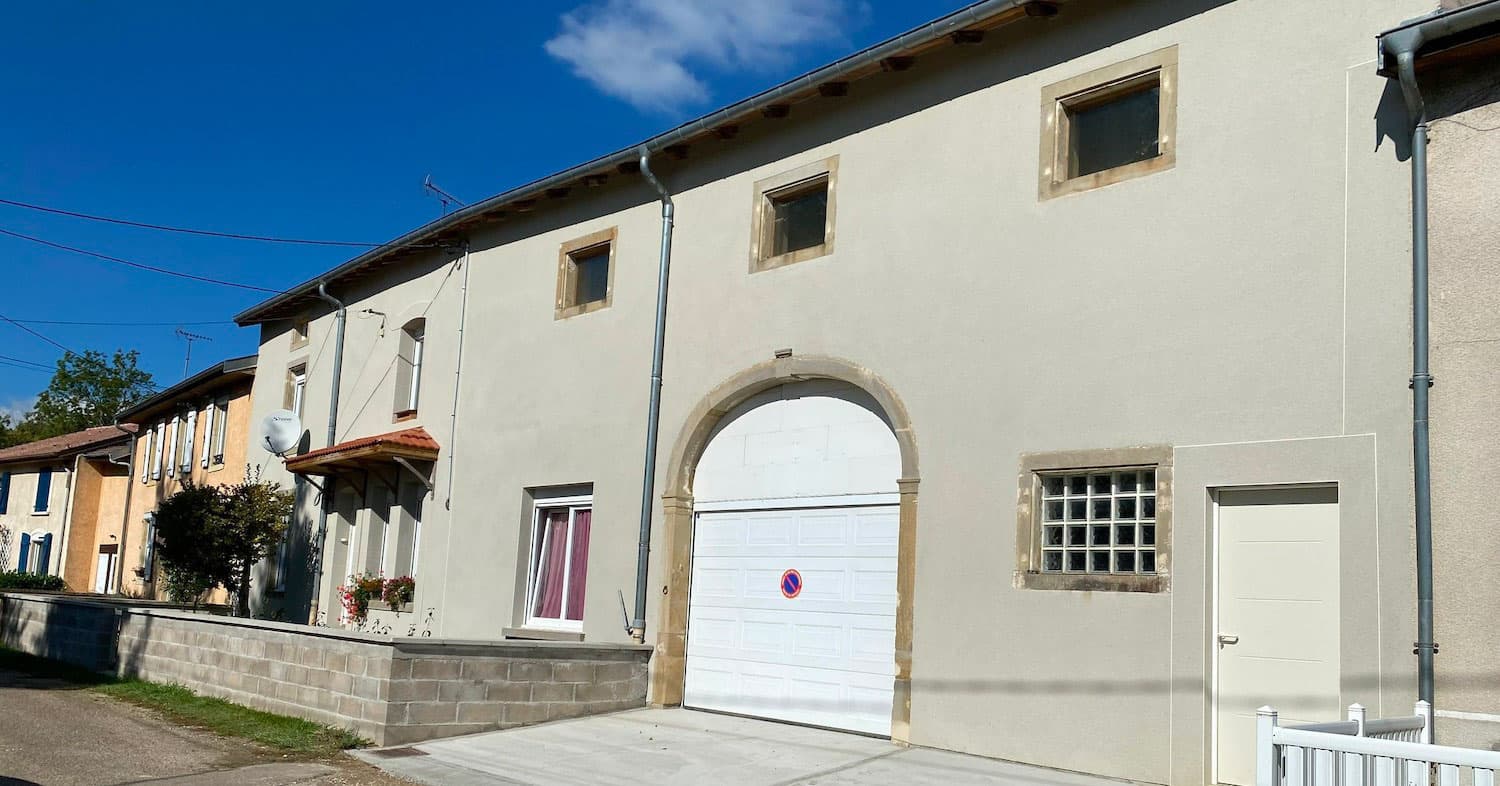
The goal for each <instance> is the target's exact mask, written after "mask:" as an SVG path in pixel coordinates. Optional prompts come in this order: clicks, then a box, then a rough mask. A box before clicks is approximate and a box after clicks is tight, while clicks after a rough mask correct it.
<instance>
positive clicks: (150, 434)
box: [137, 429, 156, 483]
mask: <svg viewBox="0 0 1500 786" xmlns="http://www.w3.org/2000/svg"><path fill="white" fill-rule="evenodd" d="M137 441H139V440H137ZM155 444H156V429H149V430H148V431H147V432H146V435H145V441H144V442H141V447H142V448H143V449H142V450H141V482H142V483H149V482H150V481H151V450H152V446H153V445H155Z"/></svg>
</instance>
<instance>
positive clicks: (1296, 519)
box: [1211, 487, 1343, 786]
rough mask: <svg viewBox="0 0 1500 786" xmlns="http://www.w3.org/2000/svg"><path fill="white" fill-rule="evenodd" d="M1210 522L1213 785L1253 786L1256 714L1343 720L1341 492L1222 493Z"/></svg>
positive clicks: (1288, 721)
mask: <svg viewBox="0 0 1500 786" xmlns="http://www.w3.org/2000/svg"><path fill="white" fill-rule="evenodd" d="M1217 512H1218V543H1219V546H1218V588H1217V589H1218V591H1217V605H1218V609H1217V610H1218V613H1217V617H1218V631H1217V636H1216V637H1215V641H1214V642H1213V643H1212V645H1211V646H1213V648H1214V651H1215V652H1216V653H1217V663H1218V667H1217V671H1218V685H1217V691H1216V701H1217V713H1216V728H1217V737H1218V740H1217V760H1218V769H1217V780H1218V782H1219V783H1224V784H1235V785H1236V786H1252V784H1254V783H1255V711H1256V709H1257V708H1258V707H1260V706H1261V705H1266V704H1269V705H1271V706H1273V707H1275V708H1276V709H1277V710H1278V711H1279V712H1280V714H1281V722H1282V723H1283V724H1284V725H1294V724H1299V723H1318V722H1324V721H1333V720H1342V718H1343V711H1342V709H1341V706H1342V705H1341V702H1340V696H1339V505H1338V491H1337V489H1335V488H1332V487H1317V488H1290V489H1264V490H1234V491H1227V490H1226V491H1220V492H1219V495H1218V506H1217Z"/></svg>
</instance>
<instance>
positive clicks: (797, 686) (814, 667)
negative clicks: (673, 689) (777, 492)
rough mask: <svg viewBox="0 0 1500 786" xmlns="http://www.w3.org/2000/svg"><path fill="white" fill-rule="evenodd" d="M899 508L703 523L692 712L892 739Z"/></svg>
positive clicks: (692, 615) (696, 542) (769, 513)
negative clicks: (800, 725)
mask: <svg viewBox="0 0 1500 786" xmlns="http://www.w3.org/2000/svg"><path fill="white" fill-rule="evenodd" d="M897 520H898V515H897V507H896V506H895V505H879V506H868V507H845V508H792V509H785V510H752V511H729V512H713V513H700V514H698V519H697V526H696V529H695V532H694V537H693V575H692V590H691V593H690V597H689V601H688V602H689V607H688V641H687V683H686V686H685V690H684V700H683V703H684V704H685V705H686V706H689V707H696V708H700V709H710V710H718V711H721V712H731V713H736V714H741V715H753V716H758V717H764V718H772V719H776V720H784V721H791V722H794V723H805V724H808V725H813V726H824V727H828V728H835V729H846V730H850V731H858V732H864V733H867V734H878V735H889V734H890V733H891V696H892V690H891V688H892V680H893V679H894V676H895V637H896V545H897V530H898V526H897Z"/></svg>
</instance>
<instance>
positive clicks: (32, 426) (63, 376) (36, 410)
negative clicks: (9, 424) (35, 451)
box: [10, 350, 155, 441]
mask: <svg viewBox="0 0 1500 786" xmlns="http://www.w3.org/2000/svg"><path fill="white" fill-rule="evenodd" d="M139 359H140V353H139V352H136V351H135V350H131V351H129V352H125V351H121V350H116V351H115V354H114V356H113V357H107V356H105V354H104V353H103V352H95V351H94V350H88V351H86V352H84V353H83V354H82V355H77V354H74V353H72V352H67V353H64V354H63V356H62V358H61V359H60V360H58V361H57V371H56V372H55V373H53V375H52V381H51V382H49V383H48V384H47V389H46V390H43V391H42V392H41V393H40V394H39V395H38V396H37V399H36V404H35V405H34V406H33V407H32V409H31V412H29V413H27V414H26V417H25V418H24V419H23V420H22V421H21V422H20V423H19V424H17V425H16V426H15V427H14V428H12V429H10V431H11V432H12V438H17V437H19V438H22V440H23V441H31V440H37V439H46V438H48V437H55V436H58V435H60V434H70V433H72V432H74V431H82V430H83V429H86V428H92V427H94V426H107V425H109V424H110V423H113V422H114V419H115V415H116V414H117V413H118V412H119V411H120V410H122V409H124V408H125V407H127V406H129V405H131V404H134V403H136V402H137V401H140V400H141V399H144V398H146V397H147V396H149V395H151V393H152V391H153V390H155V386H154V385H153V384H152V382H151V374H150V373H149V372H146V371H143V370H142V369H140V368H139V367H138V365H137V363H138V361H139Z"/></svg>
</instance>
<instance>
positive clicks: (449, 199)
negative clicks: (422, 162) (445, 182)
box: [422, 175, 469, 216]
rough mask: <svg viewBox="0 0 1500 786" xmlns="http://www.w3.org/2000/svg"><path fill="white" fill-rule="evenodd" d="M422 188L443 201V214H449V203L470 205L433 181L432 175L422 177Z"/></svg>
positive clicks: (462, 205)
mask: <svg viewBox="0 0 1500 786" xmlns="http://www.w3.org/2000/svg"><path fill="white" fill-rule="evenodd" d="M422 190H424V191H426V192H427V193H429V194H431V195H433V196H435V197H437V200H438V201H439V202H442V203H443V215H445V216H446V215H448V206H449V205H458V206H459V207H468V205H469V203H468V202H465V201H463V200H462V199H459V198H458V197H456V196H454V195H452V194H450V193H448V192H447V191H444V190H443V189H442V188H440V187H439V186H438V184H437V183H434V182H432V175H428V176H427V177H425V178H422Z"/></svg>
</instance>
